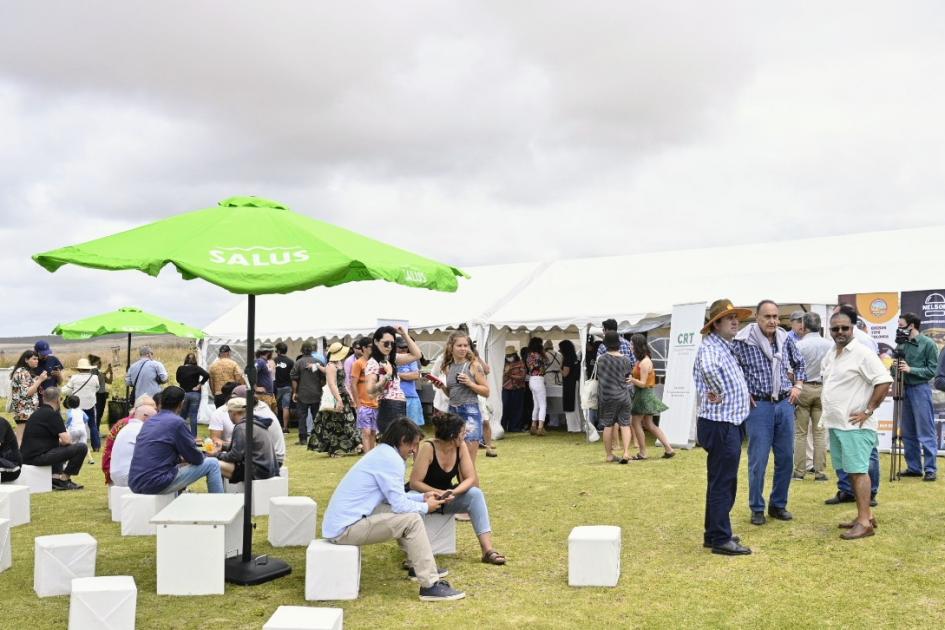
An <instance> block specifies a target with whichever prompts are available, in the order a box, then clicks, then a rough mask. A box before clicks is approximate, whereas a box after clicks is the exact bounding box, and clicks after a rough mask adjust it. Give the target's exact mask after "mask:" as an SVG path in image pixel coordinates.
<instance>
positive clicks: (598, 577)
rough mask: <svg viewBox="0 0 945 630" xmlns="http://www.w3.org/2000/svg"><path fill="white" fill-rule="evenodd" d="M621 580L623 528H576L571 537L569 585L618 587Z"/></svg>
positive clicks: (569, 542) (598, 526) (601, 526)
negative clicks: (621, 532) (621, 537)
mask: <svg viewBox="0 0 945 630" xmlns="http://www.w3.org/2000/svg"><path fill="white" fill-rule="evenodd" d="M619 579H620V528H619V527H613V526H609V525H591V526H584V527H575V528H574V529H572V530H571V535H570V536H568V585H569V586H617V580H619Z"/></svg>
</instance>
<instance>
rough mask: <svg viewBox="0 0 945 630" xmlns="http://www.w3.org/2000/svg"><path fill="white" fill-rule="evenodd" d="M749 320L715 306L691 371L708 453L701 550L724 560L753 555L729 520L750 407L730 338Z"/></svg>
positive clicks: (720, 303) (744, 312) (725, 305)
mask: <svg viewBox="0 0 945 630" xmlns="http://www.w3.org/2000/svg"><path fill="white" fill-rule="evenodd" d="M750 315H751V311H750V310H748V309H743V308H735V307H734V306H733V305H732V303H731V301H729V300H716V301H715V302H713V303H712V306H711V307H710V308H709V319H708V321H707V322H706V324H705V327H704V328H703V329H702V334H703V335H707V336H706V337H705V338H704V339H703V340H702V345H701V346H700V347H699V352H698V353H697V354H696V361H695V365H694V366H693V370H692V372H693V378H694V379H695V383H696V391H697V392H698V395H699V419H698V421H697V437H698V440H699V444H700V445H701V446H702V448H704V449H705V450H706V452H707V453H708V457H707V458H706V473H707V474H706V478H707V479H706V481H707V488H706V495H705V531H704V533H703V541H702V546H703V547H711V548H712V553H717V554H720V555H725V556H740V555H746V554H750V553H751V549H749V548H748V547H745V546H744V545H742V544H741V540H740V539H739V538H738V536H733V535H732V523H731V520H730V517H729V513H730V512H731V511H732V507H733V506H734V505H735V493H736V491H737V489H738V463H739V461H740V460H741V455H742V436H743V434H742V423H743V422H744V421H745V418H746V417H748V411H749V405H750V397H749V395H748V384H747V382H746V381H745V375H744V374H743V373H742V369H741V367H740V366H739V364H738V361H737V360H736V359H735V355H734V354H733V353H732V339H734V337H735V333H737V332H738V323H739V322H740V321H742V320H744V319H745V318H746V317H748V316H750Z"/></svg>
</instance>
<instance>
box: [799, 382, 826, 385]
mask: <svg viewBox="0 0 945 630" xmlns="http://www.w3.org/2000/svg"><path fill="white" fill-rule="evenodd" d="M804 384H805V385H823V384H824V382H823V381H804Z"/></svg>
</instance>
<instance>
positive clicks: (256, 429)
mask: <svg viewBox="0 0 945 630" xmlns="http://www.w3.org/2000/svg"><path fill="white" fill-rule="evenodd" d="M226 409H227V412H228V413H229V414H230V420H231V421H232V422H233V439H232V441H231V442H230V447H229V448H228V449H227V450H225V451H218V452H215V453H213V455H214V456H215V457H216V458H217V459H219V460H220V473H221V474H222V475H223V476H224V477H226V478H227V479H229V480H230V481H231V482H233V483H242V482H243V481H245V480H246V471H245V469H244V467H243V464H244V462H245V458H246V444H247V440H246V424H247V423H246V399H245V398H231V399H230V400H229V401H228V402H227V403H226ZM272 423H273V420H272V419H271V418H264V417H260V416H254V418H253V447H252V448H253V455H252V457H253V479H269V478H271V477H276V476H278V474H279V463H278V462H277V461H276V452H275V449H274V448H273V446H272V439H271V438H270V437H269V426H270V425H272Z"/></svg>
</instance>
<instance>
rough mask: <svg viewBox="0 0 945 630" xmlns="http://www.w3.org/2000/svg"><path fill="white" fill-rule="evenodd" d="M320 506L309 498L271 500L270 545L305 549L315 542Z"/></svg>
mask: <svg viewBox="0 0 945 630" xmlns="http://www.w3.org/2000/svg"><path fill="white" fill-rule="evenodd" d="M317 512H318V506H317V505H316V504H315V501H313V500H312V499H310V498H309V497H272V498H271V499H269V544H270V545H272V546H273V547H304V546H306V545H308V544H309V543H310V542H312V541H313V540H315V523H316V520H317V516H316V514H317Z"/></svg>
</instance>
